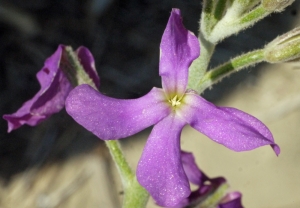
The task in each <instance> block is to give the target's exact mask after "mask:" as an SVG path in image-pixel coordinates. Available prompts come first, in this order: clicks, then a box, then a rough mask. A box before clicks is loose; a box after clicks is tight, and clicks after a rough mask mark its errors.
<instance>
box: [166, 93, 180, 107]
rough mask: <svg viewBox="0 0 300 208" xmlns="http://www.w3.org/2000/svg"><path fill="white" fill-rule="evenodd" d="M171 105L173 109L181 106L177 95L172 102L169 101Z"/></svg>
mask: <svg viewBox="0 0 300 208" xmlns="http://www.w3.org/2000/svg"><path fill="white" fill-rule="evenodd" d="M169 103H171V105H172V107H175V106H178V105H180V104H181V102H180V99H178V96H177V95H175V96H174V97H173V98H172V99H171V100H169Z"/></svg>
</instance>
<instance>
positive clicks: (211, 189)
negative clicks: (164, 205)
mask: <svg viewBox="0 0 300 208" xmlns="http://www.w3.org/2000/svg"><path fill="white" fill-rule="evenodd" d="M181 161H182V165H183V169H184V171H185V174H186V176H187V178H188V180H189V182H191V183H192V184H194V185H197V186H198V188H197V189H196V190H195V191H193V192H192V193H191V194H190V196H189V197H187V198H185V199H183V200H182V201H181V202H180V203H179V204H177V205H176V206H174V207H173V208H187V207H197V205H200V204H201V205H206V206H203V207H209V206H208V204H207V203H206V202H205V200H207V199H208V198H209V197H210V196H211V195H213V194H214V193H215V192H217V191H218V189H219V188H220V187H221V186H222V185H224V184H226V180H225V178H223V177H217V178H209V177H208V176H206V175H205V174H204V173H203V172H202V171H201V170H200V169H199V167H198V166H197V164H196V162H195V158H194V156H193V154H192V153H189V152H185V151H181ZM241 197H242V194H241V193H240V192H229V193H227V194H226V195H225V196H223V197H222V196H220V199H219V201H215V200H213V202H214V203H215V204H209V205H210V206H211V205H214V207H216V206H217V208H243V206H242V202H241ZM208 201H209V200H208ZM210 203H211V202H210ZM216 203H217V204H216Z"/></svg>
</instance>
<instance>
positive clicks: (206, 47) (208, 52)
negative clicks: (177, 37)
mask: <svg viewBox="0 0 300 208" xmlns="http://www.w3.org/2000/svg"><path fill="white" fill-rule="evenodd" d="M198 39H199V42H200V45H201V52H200V53H201V54H200V56H199V57H198V58H197V59H195V60H194V61H193V63H192V65H191V66H190V68H189V78H188V89H193V90H195V91H197V92H198V83H199V78H201V77H203V76H204V74H205V72H206V70H207V67H208V64H209V62H210V59H211V56H212V54H213V52H214V50H215V45H214V44H213V43H211V42H209V41H207V40H206V39H205V38H204V37H203V34H202V32H201V31H200V34H199V38H198Z"/></svg>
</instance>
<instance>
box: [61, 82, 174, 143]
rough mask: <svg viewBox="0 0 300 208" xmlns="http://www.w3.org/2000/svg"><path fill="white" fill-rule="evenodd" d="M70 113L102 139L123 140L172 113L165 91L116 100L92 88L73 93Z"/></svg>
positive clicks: (79, 87)
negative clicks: (136, 97)
mask: <svg viewBox="0 0 300 208" xmlns="http://www.w3.org/2000/svg"><path fill="white" fill-rule="evenodd" d="M66 110H67V112H68V114H69V115H70V116H71V117H73V119H74V120H75V121H76V122H77V123H79V124H80V125H82V126H83V127H85V128H86V129H87V130H89V131H91V132H92V133H93V134H95V135H96V136H98V137H99V138H100V139H103V140H107V139H120V138H124V137H128V136H130V135H133V134H135V133H137V132H139V131H141V130H143V129H145V128H147V127H149V126H151V125H153V124H155V123H157V122H158V121H160V120H161V119H162V118H164V117H165V116H167V115H168V114H169V113H170V108H169V105H168V104H167V103H166V102H165V96H164V93H163V91H162V90H161V89H158V88H153V89H152V90H151V91H150V92H149V93H148V94H146V95H145V96H143V97H141V98H138V99H129V100H122V99H115V98H110V97H107V96H105V95H102V94H101V93H99V92H98V91H96V90H94V89H93V88H92V87H90V86H89V85H86V84H84V85H80V86H78V87H76V88H75V89H74V90H72V91H71V92H70V94H69V96H68V97H67V100H66Z"/></svg>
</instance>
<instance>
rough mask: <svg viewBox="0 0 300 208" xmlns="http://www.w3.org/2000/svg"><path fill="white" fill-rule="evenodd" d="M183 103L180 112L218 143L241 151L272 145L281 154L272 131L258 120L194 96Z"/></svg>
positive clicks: (186, 98)
mask: <svg viewBox="0 0 300 208" xmlns="http://www.w3.org/2000/svg"><path fill="white" fill-rule="evenodd" d="M183 102H184V105H183V106H182V108H181V109H179V111H178V113H179V114H180V115H181V116H182V117H184V118H185V119H186V121H187V123H189V124H190V125H191V126H192V127H193V128H195V129H197V130H198V131H200V132H201V133H203V134H205V135H206V136H208V137H209V138H210V139H212V140H214V141H215V142H218V143H220V144H222V145H224V146H226V147H227V148H229V149H231V150H234V151H238V152H239V151H247V150H252V149H255V148H257V147H260V146H263V145H271V147H272V148H273V150H274V151H275V153H276V154H277V155H278V154H279V153H280V148H279V146H278V145H277V144H275V142H274V139H273V136H272V133H271V132H270V130H269V129H268V128H267V127H266V126H265V125H264V124H263V123H262V122H261V121H259V120H258V119H256V118H255V117H253V116H251V115H249V114H247V113H244V112H242V111H240V110H237V109H234V108H226V107H216V106H215V105H213V104H212V103H210V102H208V101H206V100H204V99H203V98H201V97H200V96H199V95H197V94H194V93H188V94H186V96H185V97H184V101H183Z"/></svg>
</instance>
